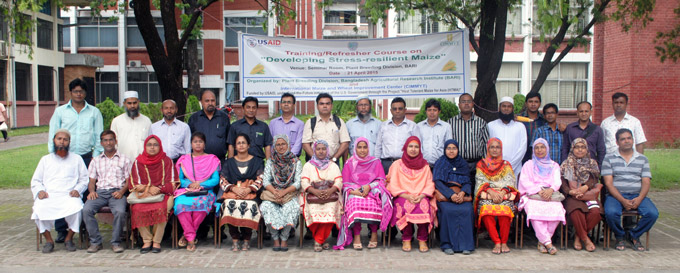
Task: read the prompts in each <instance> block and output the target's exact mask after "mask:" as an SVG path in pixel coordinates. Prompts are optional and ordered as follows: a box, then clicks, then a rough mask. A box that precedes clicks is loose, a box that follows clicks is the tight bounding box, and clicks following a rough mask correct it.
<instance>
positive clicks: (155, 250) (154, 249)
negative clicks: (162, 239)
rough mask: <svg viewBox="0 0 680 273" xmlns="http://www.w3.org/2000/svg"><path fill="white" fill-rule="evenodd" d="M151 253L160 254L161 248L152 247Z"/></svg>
mask: <svg viewBox="0 0 680 273" xmlns="http://www.w3.org/2000/svg"><path fill="white" fill-rule="evenodd" d="M151 253H161V248H160V247H152V248H151Z"/></svg>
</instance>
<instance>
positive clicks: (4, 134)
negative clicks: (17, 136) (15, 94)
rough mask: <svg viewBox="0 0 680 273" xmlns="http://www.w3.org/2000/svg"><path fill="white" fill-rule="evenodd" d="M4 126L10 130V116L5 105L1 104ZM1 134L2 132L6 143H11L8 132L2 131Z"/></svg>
mask: <svg viewBox="0 0 680 273" xmlns="http://www.w3.org/2000/svg"><path fill="white" fill-rule="evenodd" d="M3 124H5V126H6V127H7V128H9V116H7V108H5V105H4V104H2V102H0V126H2V125H3ZM0 132H2V137H3V138H4V139H5V142H7V141H9V137H8V136H7V130H2V129H0Z"/></svg>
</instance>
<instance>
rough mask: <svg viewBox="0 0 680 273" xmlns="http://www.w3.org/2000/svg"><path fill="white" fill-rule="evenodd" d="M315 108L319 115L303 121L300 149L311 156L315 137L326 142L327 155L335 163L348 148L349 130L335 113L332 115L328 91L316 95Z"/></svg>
mask: <svg viewBox="0 0 680 273" xmlns="http://www.w3.org/2000/svg"><path fill="white" fill-rule="evenodd" d="M316 109H317V110H318V111H319V115H318V116H316V117H313V118H310V119H309V120H307V122H305V129H304V132H303V134H302V149H304V150H305V153H306V154H307V156H308V157H309V158H311V157H312V155H313V154H314V151H312V143H314V141H316V140H317V139H323V140H325V141H326V142H328V155H330V157H331V160H332V161H333V162H335V163H336V164H338V165H340V164H339V163H338V159H339V158H340V157H341V156H343V155H344V154H345V153H346V152H347V149H348V148H349V141H350V138H349V132H348V131H347V126H346V125H345V122H344V121H343V120H342V119H341V118H339V117H338V116H336V115H333V114H332V113H331V111H333V97H332V96H331V95H330V94H328V93H321V94H319V95H318V96H316Z"/></svg>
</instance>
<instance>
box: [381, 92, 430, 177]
mask: <svg viewBox="0 0 680 273" xmlns="http://www.w3.org/2000/svg"><path fill="white" fill-rule="evenodd" d="M390 113H392V119H390V120H387V121H384V122H383V123H382V125H380V131H379V132H378V139H377V140H376V143H375V157H377V158H380V161H381V162H382V165H383V169H384V170H385V174H387V173H388V172H389V170H390V166H392V163H393V162H394V161H396V160H397V159H401V154H402V151H401V148H402V147H403V146H404V142H406V139H408V138H409V137H410V136H417V137H418V138H420V139H422V137H421V136H420V130H419V129H418V126H416V123H415V122H413V121H411V120H408V119H407V118H406V101H405V100H404V99H403V98H402V97H396V98H394V99H393V100H392V103H391V104H390Z"/></svg>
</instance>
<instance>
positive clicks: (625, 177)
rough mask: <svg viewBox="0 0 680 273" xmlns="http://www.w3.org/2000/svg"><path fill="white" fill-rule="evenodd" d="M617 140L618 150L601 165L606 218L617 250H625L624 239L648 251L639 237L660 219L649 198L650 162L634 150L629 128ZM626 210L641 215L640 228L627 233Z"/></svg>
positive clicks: (634, 248)
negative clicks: (605, 195)
mask: <svg viewBox="0 0 680 273" xmlns="http://www.w3.org/2000/svg"><path fill="white" fill-rule="evenodd" d="M615 137H616V144H617V145H618V147H619V148H618V149H617V150H616V151H614V153H612V154H608V155H607V156H606V157H605V159H604V161H603V163H602V178H603V179H604V184H605V186H607V201H606V202H605V203H604V206H605V208H604V214H605V218H606V219H607V224H608V225H609V226H610V227H611V229H612V231H613V232H614V235H615V237H616V250H624V249H625V248H626V245H625V242H624V238H625V239H628V241H629V242H630V244H631V245H632V247H633V250H636V251H645V247H644V246H642V243H641V242H640V236H641V235H642V234H644V233H645V232H647V231H649V230H650V229H651V228H652V226H653V225H654V223H655V222H656V219H657V218H659V211H658V210H657V209H656V206H655V205H654V203H652V201H651V200H649V198H647V193H648V192H649V187H650V184H651V179H652V173H651V171H650V169H649V160H648V159H647V157H646V156H644V155H643V154H640V153H638V152H637V151H635V149H633V146H634V145H633V144H634V143H635V142H634V141H633V132H632V131H631V130H630V129H627V128H623V129H619V130H618V131H616V134H615ZM623 210H637V211H638V214H640V216H641V218H640V220H639V221H638V222H637V225H636V226H635V227H634V228H633V229H631V230H629V231H628V232H626V231H625V230H624V229H623V227H622V226H621V214H622V213H621V212H622V211H623Z"/></svg>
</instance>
